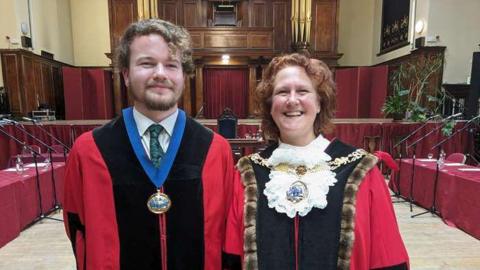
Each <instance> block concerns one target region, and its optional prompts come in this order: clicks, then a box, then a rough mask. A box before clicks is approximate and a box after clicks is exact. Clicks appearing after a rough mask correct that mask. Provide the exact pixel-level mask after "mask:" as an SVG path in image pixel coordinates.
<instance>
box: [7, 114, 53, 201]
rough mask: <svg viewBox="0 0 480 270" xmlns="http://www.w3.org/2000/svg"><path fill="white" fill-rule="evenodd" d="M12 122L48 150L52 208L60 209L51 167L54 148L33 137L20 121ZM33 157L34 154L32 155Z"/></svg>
mask: <svg viewBox="0 0 480 270" xmlns="http://www.w3.org/2000/svg"><path fill="white" fill-rule="evenodd" d="M12 122H13V124H14V127H15V128H17V129H19V130H21V131H22V132H23V133H25V134H26V135H27V136H28V137H30V138H32V139H33V140H34V141H36V142H38V143H39V144H40V145H42V146H43V147H45V148H47V150H48V153H49V159H50V167H51V179H52V189H53V200H54V209H55V210H56V209H60V208H61V207H60V205H59V203H58V200H57V187H56V184H55V172H54V167H53V156H52V151H54V149H53V148H52V147H50V146H49V145H48V144H46V143H45V142H43V141H42V140H40V139H38V138H37V137H35V136H34V135H33V134H32V133H30V132H29V131H27V130H26V129H25V128H24V127H23V126H22V125H21V124H20V123H18V122H14V121H12ZM38 155H39V156H40V153H38ZM34 158H35V156H34Z"/></svg>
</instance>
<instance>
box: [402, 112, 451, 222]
mask: <svg viewBox="0 0 480 270" xmlns="http://www.w3.org/2000/svg"><path fill="white" fill-rule="evenodd" d="M449 119H451V116H450V117H447V118H446V119H444V121H443V122H442V124H441V125H438V126H437V127H435V128H434V129H432V130H430V131H429V132H428V133H427V134H425V135H423V136H422V137H420V138H419V139H418V140H416V141H414V142H413V143H411V144H410V145H408V146H407V149H408V148H410V147H413V159H412V174H411V178H410V191H409V202H410V212H412V211H413V207H412V204H413V202H414V198H413V184H414V181H415V160H416V151H417V144H418V143H419V142H421V141H422V140H423V139H425V138H426V137H428V136H430V134H432V133H434V132H436V131H437V130H439V129H441V128H442V127H443V126H444V125H445V124H446V123H447V121H445V120H449Z"/></svg>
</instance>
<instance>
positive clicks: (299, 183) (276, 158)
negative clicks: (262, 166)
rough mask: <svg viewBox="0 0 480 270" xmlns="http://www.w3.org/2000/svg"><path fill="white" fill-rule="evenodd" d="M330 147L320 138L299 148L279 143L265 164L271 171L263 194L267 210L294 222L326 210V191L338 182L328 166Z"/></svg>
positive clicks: (327, 142) (320, 136)
mask: <svg viewBox="0 0 480 270" xmlns="http://www.w3.org/2000/svg"><path fill="white" fill-rule="evenodd" d="M329 143H330V142H329V141H328V140H327V139H325V138H324V137H323V136H322V135H319V136H318V137H317V138H316V139H315V140H313V141H312V142H311V143H310V144H308V145H307V146H302V147H299V146H293V145H289V144H285V143H282V142H280V144H279V146H278V148H277V149H275V150H274V151H273V153H272V155H271V156H270V158H269V159H268V160H267V164H268V166H269V167H270V168H272V169H271V171H270V175H269V176H270V181H268V182H267V183H266V185H265V190H264V192H263V193H264V194H265V196H267V199H268V206H269V207H270V208H275V210H276V211H277V212H279V213H285V214H287V216H289V217H290V218H293V217H295V215H297V213H298V214H299V215H300V216H305V215H307V214H308V213H309V212H310V211H311V210H312V208H313V207H316V208H320V209H324V208H325V207H327V194H328V191H329V189H330V186H333V185H334V184H335V183H336V182H337V179H336V178H335V173H334V172H332V171H331V170H330V166H329V164H328V163H327V162H328V161H330V160H331V157H330V156H329V155H328V154H327V153H325V149H326V148H327V146H328V145H329Z"/></svg>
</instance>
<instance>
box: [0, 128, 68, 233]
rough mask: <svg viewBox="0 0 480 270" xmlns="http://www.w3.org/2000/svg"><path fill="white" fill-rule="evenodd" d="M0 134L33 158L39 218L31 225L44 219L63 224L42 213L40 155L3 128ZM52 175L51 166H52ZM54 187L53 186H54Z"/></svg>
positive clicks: (0, 129)
mask: <svg viewBox="0 0 480 270" xmlns="http://www.w3.org/2000/svg"><path fill="white" fill-rule="evenodd" d="M0 132H1V133H3V134H4V135H5V136H7V137H8V138H10V139H12V140H14V141H15V142H16V143H17V144H19V145H21V147H22V148H26V149H27V150H28V151H30V152H31V153H32V156H33V162H34V164H35V181H36V187H37V194H38V205H39V208H40V216H39V217H37V218H36V219H35V220H34V221H33V222H32V224H33V223H36V222H38V221H40V220H42V219H44V218H46V219H51V220H56V221H61V222H63V220H61V219H56V218H52V217H48V216H46V215H45V214H46V213H44V212H43V205H42V192H41V190H40V173H39V171H38V162H37V158H38V156H40V153H38V152H37V151H36V150H35V149H33V148H32V147H30V146H29V145H27V144H26V143H25V142H22V141H20V140H19V139H17V138H15V137H14V136H12V135H11V134H9V133H8V132H7V131H5V130H4V129H3V128H0ZM52 173H53V165H52ZM54 187H55V186H54ZM53 191H54V200H55V202H56V194H55V193H56V192H55V189H54V190H53ZM54 210H57V209H54ZM50 212H53V211H49V213H50Z"/></svg>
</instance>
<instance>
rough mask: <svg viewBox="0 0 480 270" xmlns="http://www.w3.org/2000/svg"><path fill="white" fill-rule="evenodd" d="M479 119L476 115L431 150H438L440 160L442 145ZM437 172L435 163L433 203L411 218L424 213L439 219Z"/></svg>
mask: <svg viewBox="0 0 480 270" xmlns="http://www.w3.org/2000/svg"><path fill="white" fill-rule="evenodd" d="M478 118H480V115H477V116H475V117H474V118H472V119H470V120H468V121H467V122H466V123H465V125H464V126H463V127H462V128H461V129H458V130H456V131H455V132H453V133H452V134H450V136H448V137H447V138H445V139H443V140H441V141H440V142H439V143H437V144H435V145H434V146H432V148H431V150H434V149H435V148H438V149H439V150H438V157H439V158H440V155H441V153H442V152H443V149H442V145H443V144H444V143H445V142H447V141H448V140H450V139H451V138H452V137H453V136H455V135H456V134H457V133H460V132H462V131H463V130H465V129H466V128H467V127H469V126H470V124H471V123H473V121H475V120H476V119H478ZM439 171H440V165H439V163H438V162H437V170H436V172H435V179H434V182H433V202H432V206H431V207H430V209H428V210H427V211H425V212H422V213H418V214H416V215H413V216H412V218H413V217H417V216H420V215H423V214H426V213H432V214H435V215H438V216H439V217H441V214H440V212H439V211H438V210H437V207H436V204H437V186H438V175H439Z"/></svg>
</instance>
